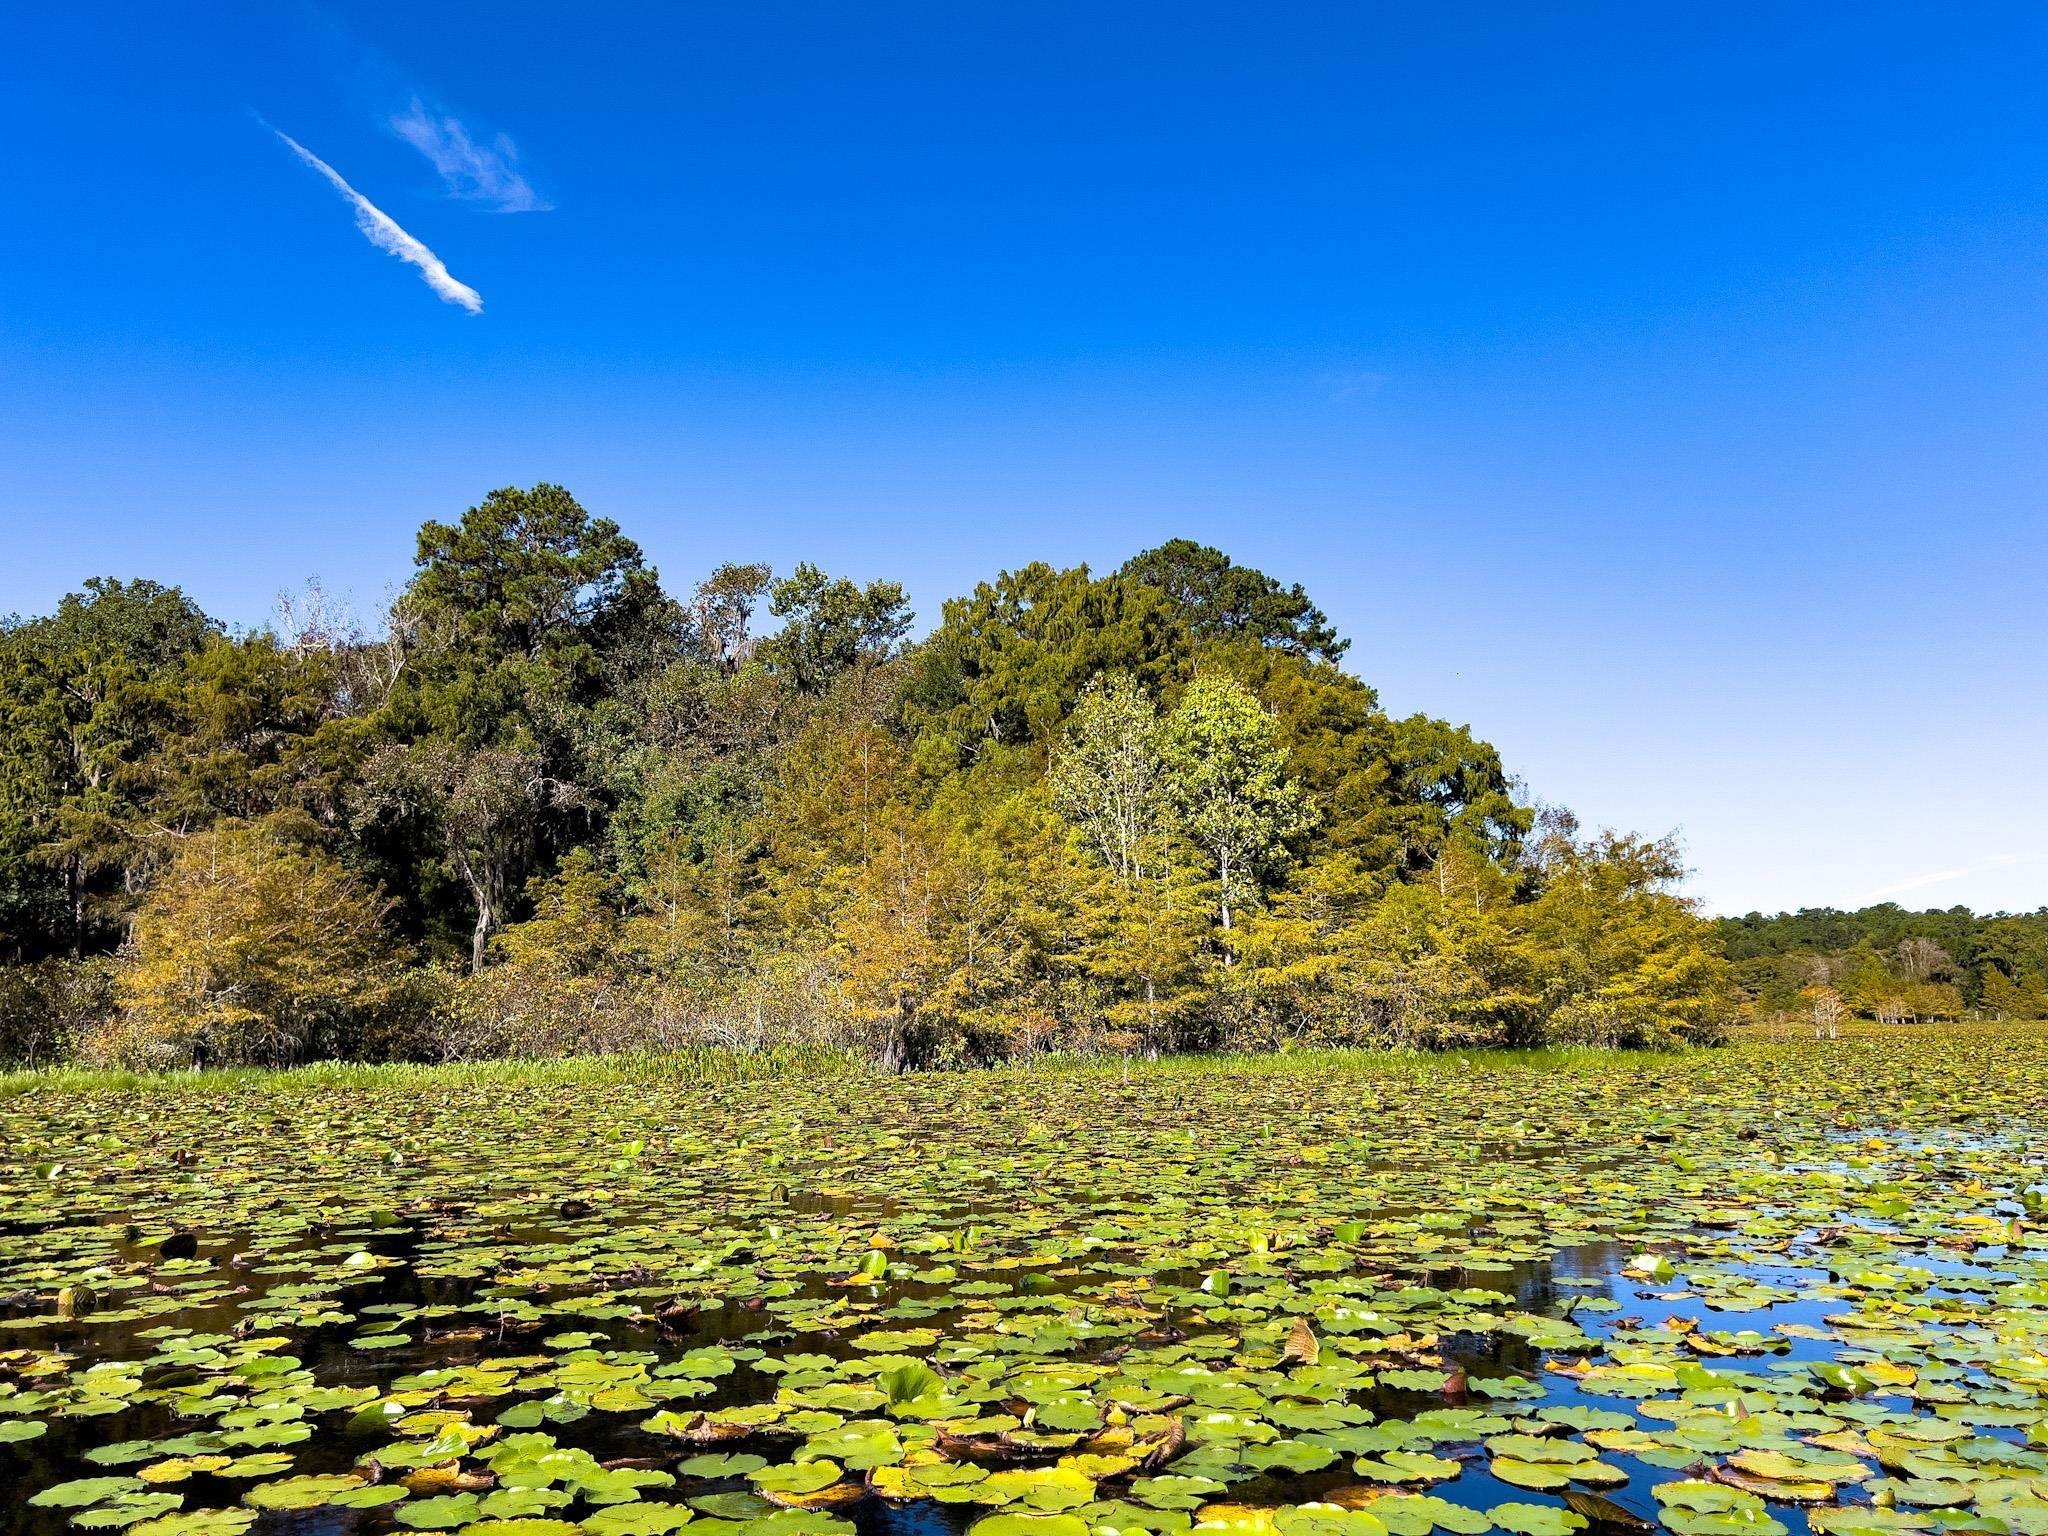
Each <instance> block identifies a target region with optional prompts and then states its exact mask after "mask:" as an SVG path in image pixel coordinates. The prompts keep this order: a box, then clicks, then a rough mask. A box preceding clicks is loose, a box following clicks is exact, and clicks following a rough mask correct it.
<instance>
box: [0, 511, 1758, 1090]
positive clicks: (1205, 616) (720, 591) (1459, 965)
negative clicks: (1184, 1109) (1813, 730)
mask: <svg viewBox="0 0 2048 1536" xmlns="http://www.w3.org/2000/svg"><path fill="white" fill-rule="evenodd" d="M911 631H912V616H911V613H910V611H909V609H908V607H907V606H906V603H905V598H904V593H903V590H902V588H901V587H899V586H898V585H896V584H895V583H892V582H887V581H875V582H870V583H867V584H865V585H862V584H858V583H856V582H853V581H850V580H846V579H844V578H834V577H830V576H828V575H826V574H825V573H824V572H822V571H820V570H818V569H816V568H815V567H813V566H811V565H807V564H806V565H799V566H798V567H797V568H796V569H795V570H794V571H792V572H790V573H788V574H786V575H783V576H780V577H777V576H776V575H774V574H773V573H772V572H771V571H770V570H769V569H768V568H767V567H766V566H762V565H726V566H722V567H720V568H718V569H717V570H715V571H712V572H711V573H710V574H709V575H708V576H706V577H705V578H704V579H703V580H702V581H701V582H700V583H698V584H697V585H696V586H695V588H694V589H693V590H691V591H689V592H687V593H680V592H672V591H670V590H668V589H666V588H665V587H664V586H663V585H662V583H661V582H660V581H659V580H658V578H657V576H656V573H655V572H654V570H653V569H652V568H651V567H649V566H648V565H647V563H646V562H645V560H644V559H643V558H642V555H641V551H640V549H639V548H638V546H637V545H635V544H634V542H633V541H632V540H631V539H629V538H627V537H626V536H625V534H624V533H622V532H621V531H620V529H619V528H618V527H617V526H616V525H615V524H613V523H611V522H610V521H607V520H605V519H603V518H597V517H592V516H591V515H590V514H588V513H587V512H586V511H585V510H584V508H583V507H582V506H580V505H579V504H578V503H577V501H576V500H575V498H573V497H572V496H571V495H570V494H569V493H568V492H567V491H566V490H564V489H562V488H561V487H559V486H553V485H538V486H535V487H533V488H532V489H530V490H518V489H505V490H499V491H494V492H492V493H491V494H490V495H489V496H487V497H485V498H484V499H483V500H482V501H481V502H480V503H479V504H478V505H476V506H474V507H472V508H470V509H469V510H468V511H467V512H466V513H465V514H463V516H462V517H461V518H460V519H459V520H458V521H456V522H454V523H441V522H430V523H428V524H427V525H426V526H425V527H424V528H422V529H421V530H420V534H419V541H418V549H417V556H416V568H415V572H414V574H413V576H412V578H411V580H410V582H409V583H408V584H407V586H406V587H405V588H404V590H403V591H402V593H401V594H400V595H399V596H398V598H397V600H396V601H395V603H394V604H393V605H392V607H391V609H390V611H389V613H388V614H387V615H385V616H384V617H383V619H382V621H381V622H380V623H379V624H378V625H377V626H376V627H375V629H374V631H370V632H365V631H363V630H359V629H358V628H357V627H355V626H354V625H353V624H352V623H351V622H349V621H347V620H346V619H344V618H343V617H341V616H339V615H337V614H336V613H334V612H331V611H329V608H328V605H327V604H326V603H325V602H324V601H323V600H322V599H321V597H320V595H319V593H318V592H317V590H315V591H314V592H312V593H310V594H309V595H308V596H307V597H306V598H304V599H301V600H298V601H296V602H293V603H291V604H288V605H286V607H285V609H284V611H283V612H282V613H281V615H280V618H279V621H278V622H277V623H276V624H275V625H273V626H271V627H268V628H265V629H262V630H260V631H257V632H254V633H230V632H229V631H228V630H227V629H225V628H224V627H223V626H222V625H221V624H220V623H218V622H217V621H215V620H213V619H212V618H210V617H208V616H207V615H206V614H204V613H202V612H201V611H200V610H199V609H198V608H197V607H196V606H195V605H194V604H193V603H192V602H191V601H190V600H189V599H188V598H186V597H185V595H184V594H183V593H182V592H180V591H179V590H178V589H177V588H176V587H166V586H160V585H157V584H156V583H154V582H150V581H142V580H135V581H125V582H124V581H113V580H94V581H91V582H88V583H86V585H85V587H84V589H83V590H82V591H79V592H76V593H74V594H72V595H70V596H68V597H66V598H65V599H64V600H63V601H62V602H61V603H60V604H59V605H58V607H57V609H56V611H55V612H54V613H52V614H49V615H47V616H43V617H39V618H32V619H26V620H15V621H10V622H9V623H7V624H6V626H5V627H4V629H0V959H4V961H5V964H4V965H0V1054H4V1055H5V1056H6V1057H8V1058H10V1059H13V1060H17V1061H20V1060H38V1061H46V1060H54V1059H59V1058H65V1057H71V1056H76V1057H80V1058H83V1059H86V1060H90V1061H95V1062H118V1063H129V1064H139V1065H184V1064H193V1063H225V1062H258V1063H286V1062H293V1061H299V1060H304V1059H308V1058H311V1057H327V1056H345V1057H365V1058H378V1057H410V1058H425V1059H445V1058H454V1057H474V1056H486V1055H494V1054H561V1053H568V1052H574V1051H586V1050H604V1049H660V1048H662V1047H664V1046H671V1045H676V1044H680V1043H685V1042H699V1041H707V1040H710V1041H725V1042H729V1043H733V1044H739V1045H747V1044H755V1043H765V1042H769V1041H772V1040H779V1039H787V1038H796V1037H802V1038H829V1039H833V1040H841V1041H850V1042H856V1043H859V1044H861V1045H864V1046H865V1047H866V1048H868V1049H871V1050H872V1051H873V1052H874V1053H875V1054H876V1055H877V1056H878V1057H879V1058H881V1059H882V1060H884V1061H887V1062H889V1063H892V1064H895V1065H901V1066H908V1065H928V1064H946V1063H954V1062H970V1061H979V1060H990V1059H995V1058H999V1057H1004V1056H1008V1055H1013V1054H1018V1053H1023V1052H1028V1051H1032V1050H1038V1049H1045V1048H1062V1049H1116V1050H1127V1051H1149V1050H1158V1049H1169V1048H1170V1049H1203V1048H1214V1047H1239V1048H1283V1047H1287V1046H1289V1045H1294V1044H1304V1045H1305V1044H1336V1043H1345V1044H1370V1045H1387V1046H1413V1047H1446V1046H1469V1045H1493V1044H1531V1043H1540V1042H1546V1041H1599V1042H1612V1043H1619V1044H1637V1045H1645V1044H1664V1043H1671V1042H1677V1041H1693V1040H1706V1039H1711V1038H1713V1037H1715V1036H1716V1035H1717V1034H1718V1032H1719V1031H1720V1029H1721V1028H1722V1026H1723V1024H1724V1022H1725V1021H1726V1020H1727V1019H1728V1017H1729V1016H1730V1012H1731V1008H1732V991H1731V987H1730V970H1729V966H1728V963H1727V961H1726V960H1725V959H1724V958H1723V956H1722V953H1721V947H1720V944H1719V942H1718V940H1717V935H1716V932H1715V930H1714V928H1713V927H1712V925H1711V924H1709V923H1708V922H1706V921H1705V920H1704V919H1702V918H1700V917H1699V916H1698V915H1697V914H1696V913H1695V912H1694V910H1693V908H1692V906H1691V904H1690V903H1689V902H1687V901H1686V900H1685V899H1683V898H1681V897H1680V896H1679V895H1677V894H1675V892H1674V889H1673V887H1674V884H1675V882H1676V880H1677V879H1678V877H1679V875H1680V873H1681V870H1680V867H1679V862H1678V858H1677V855H1676V852H1675V850H1674V848H1673V847H1672V846H1671V845H1670V844H1669V843H1668V842H1659V841H1649V840H1644V839H1640V838H1635V837H1629V836H1623V835H1616V834H1600V835H1587V834H1584V833H1582V832H1581V830H1580V829H1579V828H1578V826H1577V825H1576V823H1574V822H1573V821H1572V820H1571V818H1570V817H1569V816H1566V815H1563V814H1561V813H1547V814H1544V815H1541V816H1539V815H1538V814H1537V813H1536V812H1534V811H1533V810H1532V809H1531V808H1529V807H1527V806H1525V805H1523V804H1521V803H1519V802H1518V800H1517V799H1516V797H1515V795H1514V794H1513V792H1512V790H1511V785H1510V781H1509V778H1508V775H1507V773H1506V771H1505V770H1504V768H1503V767H1502V764H1501V762H1500V759H1499V756H1498V754H1496V752H1495V751H1494V749H1493V748H1492V747H1491V746H1489V745H1488V744H1487V743H1485V742H1484V741H1481V740H1479V739H1477V738H1475V737H1474V736H1473V735H1472V734H1471V732H1470V731H1469V730H1467V729H1466V728H1464V727H1461V726H1454V725H1450V724H1447V723H1446V722H1444V721H1442V720H1436V719H1431V718H1428V717H1426V716H1422V715H1415V716H1409V717H1406V718H1401V717H1396V716H1393V715H1390V714H1388V713H1387V712H1386V711H1385V710H1383V709H1382V708H1381V707H1380V704H1379V701H1378V699H1377V697H1376V696H1375V694H1374V692H1373V690H1372V688H1371V687H1370V686H1368V685H1367V684H1366V683H1365V682H1363V681H1361V680H1360V679H1359V678H1358V677H1356V676H1355V675H1353V674H1352V673H1351V672H1349V671H1347V670H1345V668H1344V666H1343V664H1342V663H1343V658H1344V656H1345V652H1346V642H1345V641H1344V640H1343V639H1341V638H1340V637H1339V636H1338V635H1337V634H1336V632H1335V631H1334V630H1333V629H1332V627H1331V625H1330V623H1329V621H1328V619H1327V618H1326V616H1325V615H1324V614H1323V613H1322V611H1321V610H1320V609H1318V608H1317V607H1316V605H1315V604H1314V603H1313V602H1311V601H1310V599H1309V598H1308V596H1307V595H1306V594H1305V593H1304V592H1303V591H1302V589H1301V588H1300V587H1299V586H1289V585H1283V584H1281V583H1280V582H1278V581H1276V580H1274V579H1273V578H1271V577H1269V576H1266V575H1264V574H1263V573H1261V572H1259V571H1256V570H1252V569H1250V568H1247V567H1244V566H1240V565H1237V564H1235V563H1233V562H1232V561H1231V560H1230V559H1229V558H1228V557H1227V556H1225V555H1224V554H1222V553H1220V552H1219V551H1216V550H1214V549H1209V548H1205V547H1203V546H1200V545H1197V544H1193V543H1190V542H1188V541H1185V540H1176V541H1174V542H1171V543H1168V544H1165V545H1162V546H1160V547H1159V548H1157V549H1154V550H1149V551H1147V552H1145V553H1143V554H1141V555H1138V556H1137V557H1135V558H1134V559H1132V560H1131V561H1129V562H1128V563H1127V564H1125V565H1124V566H1123V567H1122V568H1121V569H1119V570H1117V571H1114V572H1112V573H1109V574H1106V575H1099V576H1098V575H1096V574H1094V573H1092V572H1090V571H1088V570H1087V569H1085V568H1083V569H1072V570H1058V569H1054V568H1053V567H1051V566H1048V565H1043V564H1032V565H1027V566H1024V567H1022V568H1021V569H1018V570H1014V571H1006V572H1003V573H1001V574H1000V575H998V576H996V577H995V578H994V579H993V580H992V581H989V582H985V583H983V584H982V585H980V586H977V587H976V588H975V589H974V590H973V591H972V592H970V593H968V594H966V595H965V596H962V597H958V598H955V599H953V600H952V601H950V602H948V603H946V604H945V606H944V609H943V612H942V614H941V616H940V620H939V622H938V624H937V626H936V627H935V628H933V629H932V631H931V632H930V633H929V634H928V635H927V636H926V637H925V638H924V639H922V640H920V641H917V642H916V643H910V642H909V640H908V637H909V636H910V634H911Z"/></svg>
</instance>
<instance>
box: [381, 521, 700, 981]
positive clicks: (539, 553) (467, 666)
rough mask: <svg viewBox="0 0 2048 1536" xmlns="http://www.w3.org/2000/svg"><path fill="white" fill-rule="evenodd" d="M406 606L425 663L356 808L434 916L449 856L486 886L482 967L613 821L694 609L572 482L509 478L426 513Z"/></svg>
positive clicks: (388, 729)
mask: <svg viewBox="0 0 2048 1536" xmlns="http://www.w3.org/2000/svg"><path fill="white" fill-rule="evenodd" d="M418 566H419V569H418V571H417V573H416V574H415V575H414V577H413V580H412V583H411V585H410V586H409V587H408V588H407V589H406V592H405V594H404V595H403V597H402V598H401V600H400V602H399V603H398V605H397V606H396V608H395V609H394V613H393V625H394V628H397V629H399V630H401V631H402V632H403V638H404V645H405V649H406V651H407V657H408V659H407V664H406V666H405V667H404V668H403V670H402V671H401V672H400V674H399V676H398V679H397V681H396V682H395V683H394V684H393V686H392V688H391V691H390V694H389V696H388V698H387V700H386V702H385V704H384V706H383V708H382V709H381V711H380V712H379V715H378V719H377V722H376V725H377V729H378V730H379V732H380V733H381V734H382V735H383V736H384V737H385V738H386V739H387V740H389V741H393V742H396V743H398V744H400V745H401V746H402V747H404V748H405V749H406V750H405V752H404V753H399V752H394V751H390V750H386V751H382V752H379V753H376V754H374V755H373V756H372V757H371V759H370V761H369V766H368V768H367V769H366V773H365V778H366V784H365V787H364V790H363V791H362V792H361V793H360V794H359V795H358V797H357V809H356V812H355V818H354V820H355V825H356V827H357V830H358V832H359V833H360V834H361V835H363V836H364V837H365V838H367V839H368V840H369V848H370V852H371V856H372V857H373V859H374V860H376V861H377V863H378V864H379V865H380V866H381V867H384V868H386V869H387V870H388V871H389V872H390V873H391V874H392V876H393V883H394V884H400V885H402V886H403V888H405V889H407V890H408V891H410V892H412V893H414V894H415V901H414V915H415V918H416V920H417V921H418V922H420V923H421V925H422V926H423V927H425V926H431V924H432V919H433V909H432V904H431V902H429V901H426V900H423V899H421V898H422V897H423V896H424V894H425V893H426V892H428V891H430V890H431V889H432V882H431V881H430V880H429V879H428V878H426V876H425V874H424V871H423V870H422V869H421V867H420V866H421V865H422V864H423V863H433V864H438V865H439V866H440V867H441V868H442V869H445V870H446V871H447V872H448V873H449V874H450V875H452V876H453V877H454V878H456V879H457V880H459V882H460V886H461V889H462V890H464V891H465V892H466V893H467V895H468V896H469V899H470V902H471V904H472V909H473V922H472V923H471V925H470V933H469V945H468V947H469V954H470V964H471V967H472V969H476V968H480V967H481V966H482V964H483V962H484V959H485V957H486V954H487V941H488V939H489V937H490V935H491V933H492V932H493V931H494V930H495V929H496V928H497V927H498V926H499V925H500V924H501V923H502V922H504V921H505V920H506V919H507V918H508V917H509V916H512V915H514V914H513V913H512V911H511V910H510V909H511V906H512V903H513V901H514V900H515V899H516V898H517V897H518V895H519V893H520V892H521V890H522V889H523V888H524V886H525V884H526V881H527V879H528V878H529V877H530V876H531V875H532V874H533V873H535V872H536V871H538V870H541V869H544V868H546V867H547V866H548V865H549V864H550V863H552V861H553V860H554V859H555V858H556V857H558V856H559V855H560V854H561V853H562V852H564V851H566V850H567V849H568V848H569V847H571V846H574V844H575V843H576V842H577V841H578V840H579V838H587V837H590V836H592V835H594V834H596V833H599V832H601V830H602V826H601V824H602V821H603V818H604V813H605V811H606V810H607V809H608V807H607V805H606V804H605V802H604V798H603V795H602V793H601V789H602V786H604V785H606V784H607V783H609V782H610V779H611V771H612V769H613V767H614V766H615V765H614V761H613V759H614V756H615V748H616V746H617V743H618V741H619V739H620V737H621V735H622V734H623V733H624V732H625V731H626V730H627V727H628V723H629V722H630V720H631V718H632V716H633V715H634V713H635V709H634V701H635V700H636V699H638V698H639V697H641V695H642V693H643V692H644V687H645V685H646V683H647V681H648V680H649V679H651V678H653V677H656V676H658V675H659V674H660V673H661V672H662V671H663V670H664V669H665V668H666V667H668V666H669V665H671V664H673V663H674V662H675V661H676V660H677V659H679V658H680V657H681V656H683V655H684V654H686V653H687V651H688V649H689V646H688V640H689V633H688V631H689V623H688V616H687V614H685V613H684V611H683V610H682V609H681V608H680V607H678V605H676V604H675V603H673V602H671V601H670V600H669V599H668V598H667V597H666V596H664V595H663V593H662V591H661V587H660V584H659V582H658V580H657V579H656V576H655V573H654V571H653V570H651V569H650V568H648V566H647V565H646V564H645V562H644V561H643V560H642V558H641V554H640V548H639V546H638V545H636V544H635V543H634V542H633V541H632V540H631V539H629V538H627V537H626V536H625V535H624V534H622V533H621V532H620V531H619V528H618V525H617V524H615V523H613V522H611V521H610V520H608V519H605V518H594V517H592V516H591V515H590V514H589V513H588V512H586V511H585V510H584V508H583V507H582V505H581V504H580V503H578V502H577V500H576V499H575V497H573V496H571V495H570V494H569V493H568V492H567V491H566V490H564V489H562V487H560V486H557V485H537V486H535V487H533V489H531V490H529V491H522V490H518V489H514V488H509V487H508V488H506V489H502V490H496V491H493V492H491V493H490V495H488V496H486V497H485V498H484V499H483V501H482V502H480V503H479V504H477V505H476V506H474V507H471V508H470V509H469V510H468V511H467V512H466V513H464V514H463V517H462V519H461V521H460V522H459V523H456V524H448V523H439V522H430V523H428V524H427V525H426V526H425V527H423V528H422V529H421V530H420V536H419V553H418Z"/></svg>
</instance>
